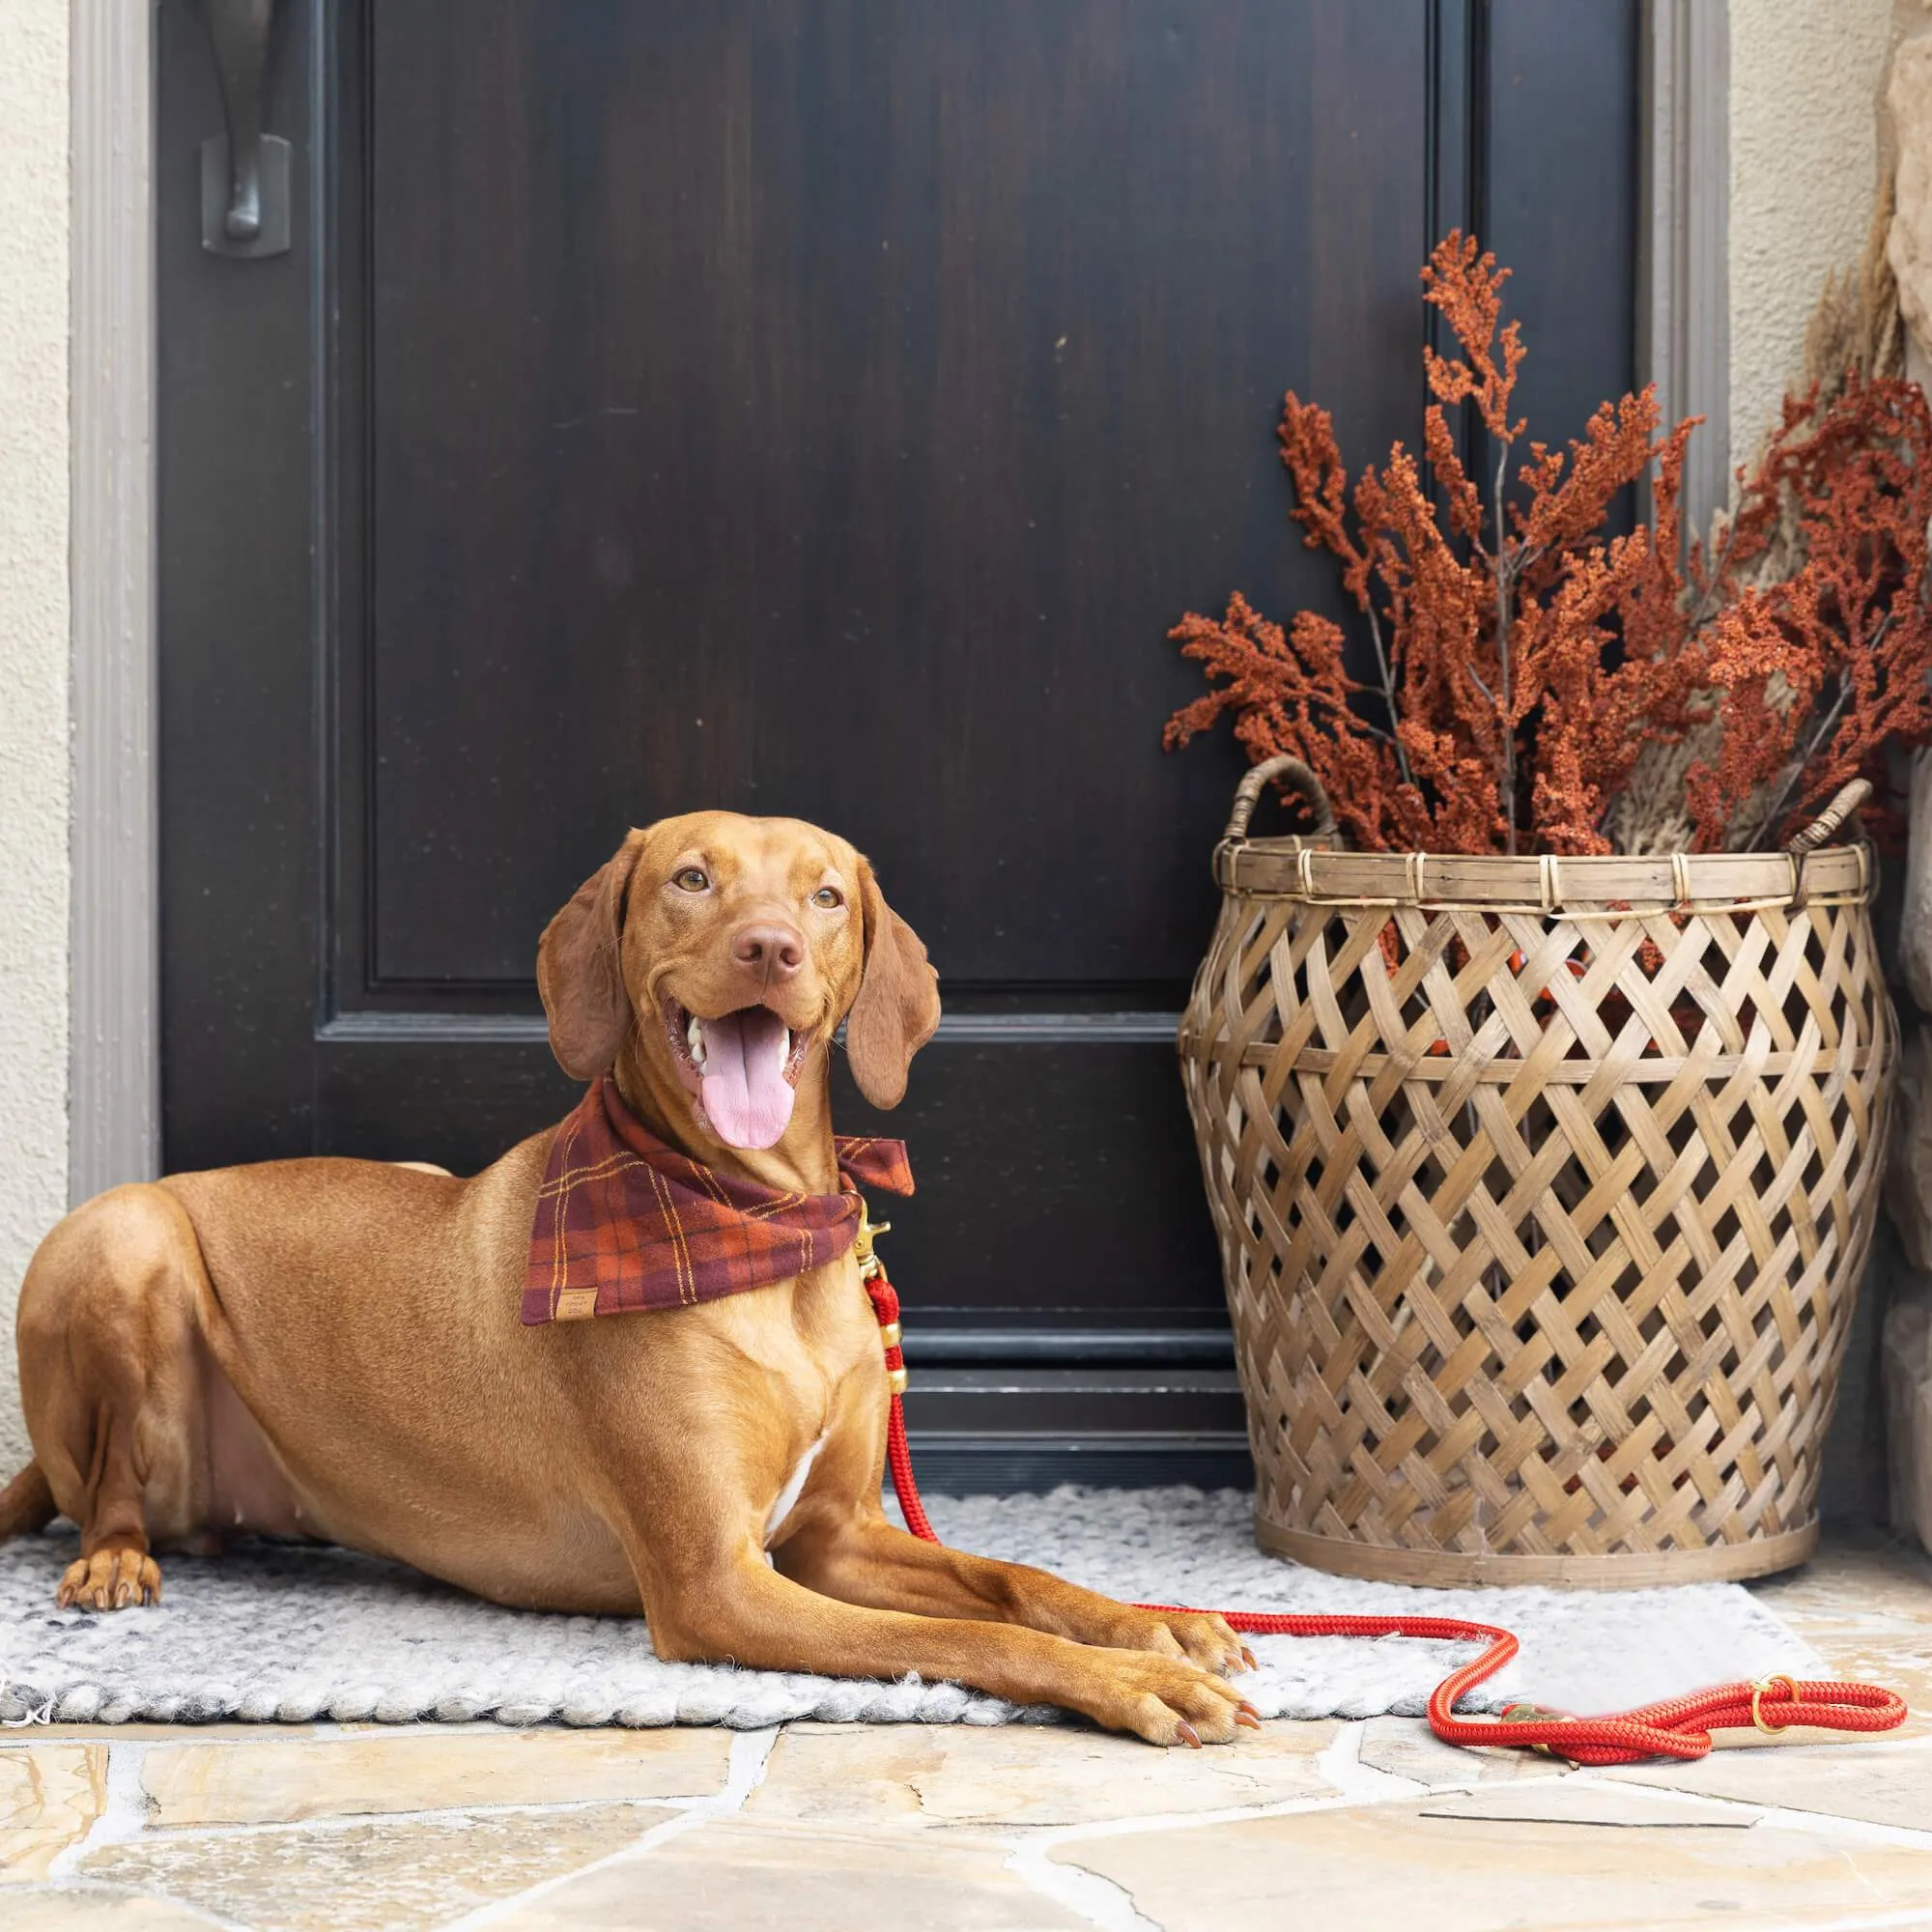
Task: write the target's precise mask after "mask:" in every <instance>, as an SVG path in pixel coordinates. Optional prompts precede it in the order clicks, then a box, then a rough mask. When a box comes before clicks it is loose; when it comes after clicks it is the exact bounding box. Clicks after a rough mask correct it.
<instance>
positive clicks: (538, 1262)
mask: <svg viewBox="0 0 1932 1932" xmlns="http://www.w3.org/2000/svg"><path fill="white" fill-rule="evenodd" d="M834 1145H835V1146H836V1147H837V1148H838V1173H839V1178H840V1179H841V1180H843V1181H844V1182H845V1183H846V1185H847V1186H849V1187H854V1188H856V1187H860V1186H865V1187H880V1188H884V1189H885V1190H886V1191H887V1192H888V1193H892V1194H910V1193H911V1192H912V1169H911V1168H910V1167H909V1166H908V1165H907V1164H906V1151H905V1143H904V1142H903V1141H881V1140H852V1139H848V1138H846V1137H845V1136H844V1135H842V1134H841V1135H838V1136H836V1137H835V1141H834ZM858 1232H859V1197H858V1195H857V1194H856V1193H838V1194H787V1193H784V1192H782V1191H781V1190H780V1189H778V1188H776V1187H762V1186H760V1185H759V1184H758V1183H757V1182H756V1181H751V1180H734V1179H730V1178H729V1177H728V1176H725V1175H722V1174H719V1173H718V1172H716V1171H715V1170H714V1169H712V1168H708V1167H706V1166H705V1165H704V1163H703V1162H702V1161H697V1160H693V1159H692V1158H691V1156H690V1155H689V1154H685V1153H680V1152H679V1151H677V1149H675V1148H673V1147H668V1146H666V1144H665V1143H664V1142H663V1141H661V1140H659V1139H658V1138H657V1136H656V1135H654V1134H652V1133H650V1132H648V1131H647V1130H646V1129H645V1127H644V1126H643V1125H642V1124H641V1123H640V1122H639V1120H638V1119H637V1117H636V1116H635V1115H634V1114H633V1113H632V1112H631V1110H630V1109H629V1108H628V1107H627V1106H625V1104H624V1102H623V1100H622V1098H621V1097H620V1096H619V1094H618V1093H617V1089H616V1086H615V1084H614V1083H613V1082H612V1081H611V1078H610V1077H609V1076H608V1075H606V1076H604V1077H603V1078H601V1079H599V1080H597V1081H595V1082H593V1083H592V1085H591V1088H590V1091H589V1093H587V1094H584V1096H583V1098H582V1101H581V1102H580V1103H579V1105H578V1107H577V1109H576V1110H575V1112H573V1113H572V1114H571V1115H570V1116H569V1117H568V1118H567V1119H566V1120H565V1121H564V1122H563V1124H562V1125H561V1126H560V1127H558V1128H557V1130H556V1139H555V1140H554V1142H552V1144H551V1151H550V1165H549V1166H548V1167H547V1168H546V1169H545V1170H544V1179H543V1186H542V1188H541V1189H540V1190H539V1192H538V1194H537V1213H536V1221H535V1223H534V1224H533V1225H532V1227H531V1229H530V1261H529V1267H528V1269H527V1270H526V1273H525V1275H524V1302H523V1317H524V1321H526V1323H535V1322H539V1321H575V1320H577V1319H579V1318H580V1317H582V1316H586V1315H618V1314H623V1313H625V1312H626V1311H628V1310H632V1309H640V1308H689V1307H692V1306H693V1305H694V1304H696V1303H697V1302H700V1301H716V1300H717V1299H718V1298H719V1296H721V1295H725V1294H742V1293H744V1292H745V1290H746V1289H748V1288H763V1287H765V1286H766V1285H767V1284H768V1283H771V1282H775V1281H788V1280H789V1279H790V1278H791V1277H792V1276H793V1275H795V1274H803V1273H804V1272H805V1270H806V1269H807V1268H815V1267H823V1266H824V1265H825V1264H826V1263H827V1262H831V1261H837V1260H838V1257H839V1256H840V1255H842V1254H843V1253H844V1252H845V1250H846V1249H847V1248H849V1247H850V1246H851V1245H852V1240H853V1237H854V1236H856V1235H857V1234H858Z"/></svg>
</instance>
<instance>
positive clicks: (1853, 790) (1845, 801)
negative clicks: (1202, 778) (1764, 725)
mask: <svg viewBox="0 0 1932 1932" xmlns="http://www.w3.org/2000/svg"><path fill="white" fill-rule="evenodd" d="M1871 790H1872V788H1871V781H1870V780H1869V779H1854V780H1852V781H1851V782H1850V783H1849V784H1847V785H1842V786H1840V787H1839V790H1838V792H1837V794H1836V796H1835V797H1834V798H1833V800H1832V802H1831V804H1830V805H1828V806H1827V807H1826V808H1825V810H1823V811H1821V812H1820V813H1819V814H1818V816H1817V817H1816V818H1814V819H1813V820H1812V821H1811V823H1810V824H1809V825H1807V826H1806V827H1805V828H1804V831H1803V832H1800V833H1798V834H1797V835H1796V836H1795V837H1794V838H1789V839H1787V840H1786V841H1785V846H1784V849H1785V850H1786V851H1787V852H1789V853H1790V854H1791V856H1792V857H1793V858H1794V859H1802V858H1804V856H1805V855H1806V854H1807V853H1811V852H1815V851H1817V849H1818V848H1819V846H1821V845H1822V844H1824V842H1825V841H1826V839H1828V838H1831V836H1832V835H1833V833H1834V832H1836V831H1837V829H1838V828H1839V826H1841V825H1842V824H1844V822H1845V820H1846V819H1848V818H1849V817H1851V815H1852V813H1853V812H1855V811H1856V810H1858V809H1859V807H1860V806H1861V805H1862V804H1863V803H1864V802H1865V800H1866V799H1868V798H1869V797H1870V796H1871ZM1243 822H1244V823H1245V821H1243Z"/></svg>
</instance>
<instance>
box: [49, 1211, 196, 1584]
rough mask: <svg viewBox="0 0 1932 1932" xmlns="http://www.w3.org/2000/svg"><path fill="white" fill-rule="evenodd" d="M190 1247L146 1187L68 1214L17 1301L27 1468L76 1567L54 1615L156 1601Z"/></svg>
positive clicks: (188, 1394)
mask: <svg viewBox="0 0 1932 1932" xmlns="http://www.w3.org/2000/svg"><path fill="white" fill-rule="evenodd" d="M200 1269H201V1260H200V1249H199V1246H198V1244H197V1243H196V1241H195V1237H194V1231H193V1229H192V1228H191V1227H190V1226H189V1225H188V1223H187V1219H186V1216H185V1213H184V1211H183V1209H182V1208H181V1206H180V1204H179V1203H178V1202H176V1201H175V1200H174V1199H173V1198H172V1197H171V1196H170V1195H168V1194H167V1193H166V1192H165V1191H164V1190H162V1189H160V1188H158V1187H153V1186H137V1187H124V1188H117V1189H116V1190H114V1191H113V1192H112V1193H110V1194H105V1195H102V1196H101V1197H100V1198H99V1200H97V1201H93V1202H90V1203H89V1204H88V1205H87V1206H86V1207H84V1208H77V1209H76V1210H75V1211H74V1212H73V1213H72V1214H71V1215H69V1216H68V1218H67V1219H66V1220H65V1221H63V1222H62V1223H61V1224H60V1226H59V1227H58V1228H56V1229H55V1230H54V1232H53V1233H52V1234H51V1235H49V1236H47V1238H46V1240H45V1241H44V1242H43V1244H42V1246H41V1249H40V1252H39V1253H38V1254H36V1255H35V1257H34V1260H33V1264H32V1265H31V1266H30V1267H29V1268H28V1270H27V1277H26V1280H25V1281H24V1282H23V1283H22V1284H21V1290H20V1320H19V1341H20V1368H21V1377H20V1380H21V1388H22V1392H23V1395H24V1397H25V1406H26V1410H27V1427H28V1431H29V1433H30V1434H31V1435H32V1436H33V1440H34V1451H35V1459H36V1461H37V1462H38V1463H39V1464H40V1466H41V1468H42V1469H43V1470H44V1471H45V1475H46V1480H47V1483H48V1485H49V1487H50V1489H51V1492H52V1494H53V1497H54V1500H55V1501H56V1502H57V1503H58V1504H59V1505H60V1508H61V1510H62V1512H63V1514H65V1515H67V1516H69V1517H71V1518H72V1519H73V1520H74V1521H76V1522H77V1523H79V1524H80V1549H81V1553H80V1558H79V1560H78V1561H77V1562H75V1563H72V1564H71V1565H70V1566H69V1567H68V1570H67V1572H66V1574H65V1575H64V1576H63V1577H61V1580H60V1586H59V1591H58V1597H57V1601H58V1603H59V1604H60V1605H61V1606H62V1607H63V1608H66V1607H68V1606H70V1605H79V1606H80V1607H82V1608H84V1609H95V1610H118V1609H121V1608H124V1607H125V1606H127V1605H130V1604H152V1603H157V1602H159V1600H160V1594H161V1573H160V1570H159V1568H158V1567H157V1566H156V1562H155V1559H154V1557H153V1556H152V1555H151V1554H150V1553H149V1552H150V1542H149V1538H150V1535H151V1532H154V1531H155V1530H156V1528H157V1527H159V1528H161V1529H163V1530H169V1529H179V1528H181V1527H185V1526H186V1525H185V1522H183V1521H182V1520H181V1519H183V1518H184V1517H185V1515H187V1514H188V1513H190V1512H191V1509H192V1492H193V1490H194V1482H193V1468H194V1461H195V1453H196V1452H195V1436H196V1432H195V1426H194V1416H195V1414H196V1412H197V1394H196V1389H197V1382H196V1376H195V1370H194V1366H193V1335H192V1317H191V1314H190V1312H189V1311H190V1301H191V1296H192V1282H193V1280H194V1278H195V1277H196V1276H198V1275H199V1273H200Z"/></svg>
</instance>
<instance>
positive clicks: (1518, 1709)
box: [1496, 1704, 1580, 1771]
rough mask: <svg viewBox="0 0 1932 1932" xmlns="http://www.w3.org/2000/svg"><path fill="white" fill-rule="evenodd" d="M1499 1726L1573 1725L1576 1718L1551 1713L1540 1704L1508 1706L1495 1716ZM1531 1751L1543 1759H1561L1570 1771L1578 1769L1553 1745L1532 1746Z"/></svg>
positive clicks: (1573, 1761)
mask: <svg viewBox="0 0 1932 1932" xmlns="http://www.w3.org/2000/svg"><path fill="white" fill-rule="evenodd" d="M1496 1721H1497V1722H1498V1723H1499V1724H1574V1723H1575V1722H1576V1721H1577V1716H1576V1713H1575V1712H1574V1711H1551V1710H1549V1709H1548V1708H1547V1707H1546V1706H1544V1705H1542V1704H1508V1705H1505V1706H1504V1708H1503V1709H1502V1710H1501V1711H1499V1712H1498V1713H1497V1714H1496ZM1530 1749H1531V1750H1533V1751H1540V1752H1541V1753H1542V1754H1543V1755H1544V1756H1545V1757H1554V1758H1562V1759H1563V1762H1564V1763H1565V1764H1567V1765H1568V1766H1569V1767H1570V1768H1571V1770H1572V1771H1577V1770H1579V1769H1580V1766H1578V1764H1577V1760H1576V1759H1575V1758H1574V1757H1564V1756H1563V1753H1562V1752H1561V1751H1560V1750H1558V1749H1557V1748H1556V1747H1555V1746H1554V1745H1548V1744H1534V1745H1531V1746H1530Z"/></svg>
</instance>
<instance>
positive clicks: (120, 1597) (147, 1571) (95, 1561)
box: [54, 1546, 161, 1610]
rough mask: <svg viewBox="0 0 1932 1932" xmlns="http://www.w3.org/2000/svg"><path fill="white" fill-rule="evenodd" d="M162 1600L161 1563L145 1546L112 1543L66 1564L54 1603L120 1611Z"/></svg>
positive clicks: (66, 1606) (68, 1607)
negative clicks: (125, 1545) (126, 1546)
mask: <svg viewBox="0 0 1932 1932" xmlns="http://www.w3.org/2000/svg"><path fill="white" fill-rule="evenodd" d="M160 1601H161V1571H160V1566H159V1565H158V1564H157V1563H156V1561H155V1559H154V1558H153V1557H152V1556H150V1555H149V1554H148V1553H147V1551H146V1550H143V1549H129V1548H117V1547H113V1546H110V1547H109V1548H104V1549H97V1550H96V1551H95V1552H94V1554H93V1555H92V1556H83V1557H81V1558H80V1559H79V1560H78V1561H77V1562H73V1563H70V1564H69V1565H68V1566H67V1572H66V1574H65V1575H64V1576H63V1577H61V1580H60V1589H59V1590H58V1591H57V1592H56V1594H55V1597H54V1602H55V1603H56V1604H57V1605H59V1606H60V1607H61V1608H62V1609H64V1610H65V1609H70V1608H71V1607H73V1606H74V1605H79V1606H80V1608H82V1609H83V1610H120V1609H125V1608H127V1607H128V1605H130V1604H158V1603H159V1602H160Z"/></svg>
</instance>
